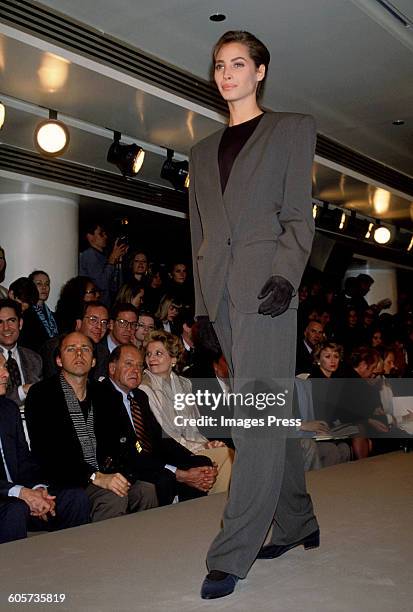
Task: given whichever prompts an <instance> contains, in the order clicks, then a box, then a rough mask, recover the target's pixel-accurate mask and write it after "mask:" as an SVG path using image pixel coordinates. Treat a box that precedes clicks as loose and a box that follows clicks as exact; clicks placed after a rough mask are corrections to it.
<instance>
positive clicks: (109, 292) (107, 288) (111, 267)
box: [79, 222, 129, 306]
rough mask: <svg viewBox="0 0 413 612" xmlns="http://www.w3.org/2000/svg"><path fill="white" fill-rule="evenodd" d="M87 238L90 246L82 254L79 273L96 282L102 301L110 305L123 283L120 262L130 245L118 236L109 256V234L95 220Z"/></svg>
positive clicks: (88, 228) (86, 232)
mask: <svg viewBox="0 0 413 612" xmlns="http://www.w3.org/2000/svg"><path fill="white" fill-rule="evenodd" d="M85 238H86V240H87V242H88V243H89V247H88V248H87V249H86V250H85V251H83V252H82V253H81V254H80V262H79V274H80V275H82V276H88V277H89V278H91V279H92V280H93V281H94V283H96V285H97V286H98V287H99V289H100V290H101V292H102V298H101V299H102V302H103V303H104V304H105V305H106V306H110V305H111V302H112V298H113V296H114V295H116V293H117V291H118V289H119V286H120V284H121V282H120V281H121V279H120V278H119V276H120V266H118V264H120V263H121V262H122V258H123V256H124V255H126V253H127V252H128V248H129V247H128V245H127V244H125V241H124V240H122V239H121V238H117V239H116V240H115V243H114V245H113V248H112V251H111V252H110V254H109V256H106V254H105V249H106V247H107V243H108V235H107V233H106V231H105V230H104V228H103V227H102V225H101V224H100V223H99V222H93V223H91V224H90V225H89V226H88V227H87V228H86V231H85Z"/></svg>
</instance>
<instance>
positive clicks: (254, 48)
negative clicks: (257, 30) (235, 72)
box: [212, 30, 271, 98]
mask: <svg viewBox="0 0 413 612" xmlns="http://www.w3.org/2000/svg"><path fill="white" fill-rule="evenodd" d="M229 43H240V44H242V45H245V46H246V47H247V48H248V53H249V55H250V58H251V59H252V61H253V62H254V64H255V67H256V68H259V67H260V66H261V64H264V66H265V75H264V78H263V80H262V81H259V83H258V85H257V98H259V97H260V96H261V95H262V92H263V88H264V83H265V81H266V79H267V74H268V66H269V63H270V59H271V55H270V52H269V51H268V49H267V47H266V46H265V45H264V43H262V42H261V41H260V40H259V39H258V38H257V37H256V36H254V34H251V33H250V32H246V31H245V30H229V31H228V32H225V34H223V35H222V36H221V38H220V39H219V40H218V41H217V42H216V44H215V46H214V48H213V50H212V65H213V66H215V59H216V56H217V54H218V52H219V50H220V49H221V47H223V46H224V45H227V44H229Z"/></svg>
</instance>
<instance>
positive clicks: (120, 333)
mask: <svg viewBox="0 0 413 612" xmlns="http://www.w3.org/2000/svg"><path fill="white" fill-rule="evenodd" d="M137 326H138V317H137V316H136V314H135V313H134V312H127V311H125V312H120V313H119V314H118V316H117V318H116V321H113V320H112V321H110V323H109V329H110V334H111V336H112V339H113V340H114V342H116V344H130V343H131V342H132V338H133V336H134V335H135V332H136V328H137Z"/></svg>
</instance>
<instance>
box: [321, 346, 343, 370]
mask: <svg viewBox="0 0 413 612" xmlns="http://www.w3.org/2000/svg"><path fill="white" fill-rule="evenodd" d="M339 363H340V355H339V353H337V351H335V350H333V349H329V348H326V349H323V350H322V351H321V353H320V368H321V370H322V371H323V372H324V373H325V374H326V375H327V376H331V374H332V373H333V372H335V371H336V370H337V368H338V365H339Z"/></svg>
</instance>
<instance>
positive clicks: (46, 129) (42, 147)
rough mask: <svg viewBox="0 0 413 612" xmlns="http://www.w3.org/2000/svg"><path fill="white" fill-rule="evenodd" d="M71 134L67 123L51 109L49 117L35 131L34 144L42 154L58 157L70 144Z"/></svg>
mask: <svg viewBox="0 0 413 612" xmlns="http://www.w3.org/2000/svg"><path fill="white" fill-rule="evenodd" d="M69 141H70V134H69V130H68V129H67V127H66V125H65V124H64V123H62V121H58V120H57V112H56V111H53V110H50V111H49V119H47V120H46V121H41V123H39V124H38V126H37V127H36V129H35V132H34V144H35V146H36V148H37V149H38V150H39V151H40V153H41V154H42V155H46V156H47V157H57V156H58V155H62V154H63V153H64V152H65V151H66V149H67V147H68V146H69Z"/></svg>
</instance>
